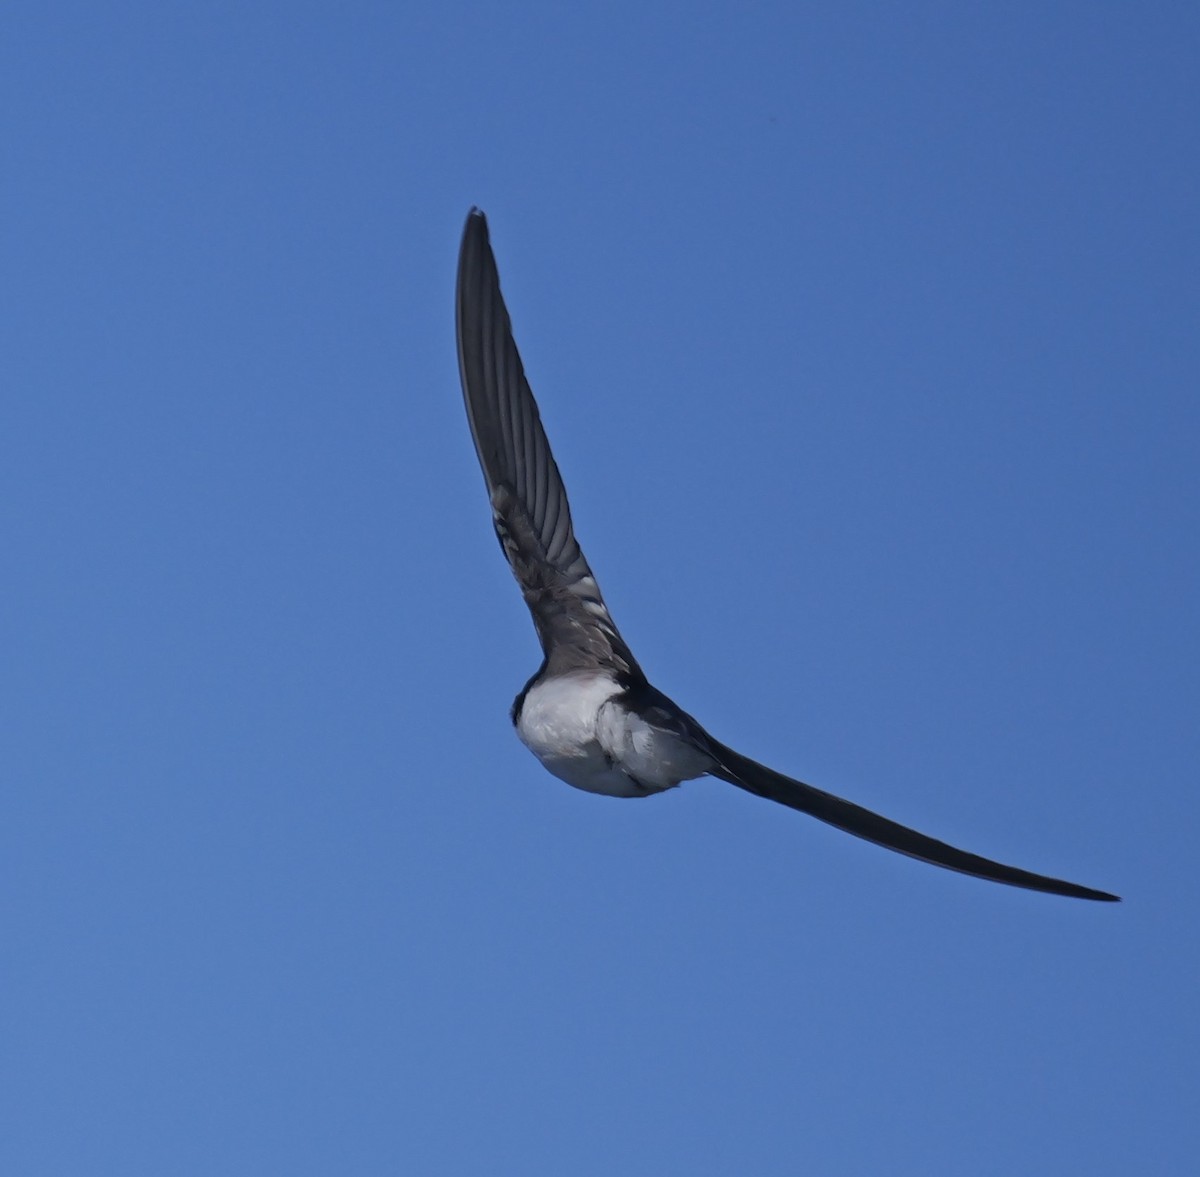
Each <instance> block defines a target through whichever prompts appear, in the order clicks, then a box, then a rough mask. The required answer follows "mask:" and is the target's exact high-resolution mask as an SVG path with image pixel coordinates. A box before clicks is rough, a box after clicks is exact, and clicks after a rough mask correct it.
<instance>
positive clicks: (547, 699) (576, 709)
mask: <svg viewBox="0 0 1200 1177" xmlns="http://www.w3.org/2000/svg"><path fill="white" fill-rule="evenodd" d="M455 300H456V308H455V311H456V313H455V320H456V335H457V343H458V363H459V375H460V377H461V380H462V391H463V400H464V402H465V405H466V411H467V420H468V422H469V424H470V428H471V437H472V439H473V440H474V443H475V452H476V455H477V457H478V458H479V464H480V467H481V468H482V470H483V477H484V481H485V483H486V486H487V493H488V498H489V500H490V503H491V508H492V522H493V526H494V528H495V532H496V536H497V538H498V539H499V541H500V547H501V549H502V551H503V552H504V556H505V558H506V559H507V561H508V563H509V566H510V567H511V569H512V572H513V575H514V576H515V577H516V580H517V584H518V585H519V586H520V589H521V594H522V596H523V597H524V598H525V604H526V605H527V606H528V607H529V611H530V613H531V614H532V615H533V624H534V628H535V629H536V631H537V636H538V639H539V641H540V643H541V647H542V655H543V657H542V663H541V666H539V667H538V669H537V671H536V673H534V674H533V676H532V677H531V678H530V679H529V681H528V682H527V683H526V684H525V686H524V687H523V688H522V690H521V692H520V694H518V695H517V697H516V699H515V700H514V702H513V705H512V709H511V712H510V714H511V718H512V723H513V726H514V727H515V728H516V733H517V735H518V736H519V738H520V739H521V741H522V742H523V743H524V744H525V746H526V747H527V748H528V749H529V750H530V751H531V752H532V753H533V755H534V756H536V757H537V759H538V760H539V761H540V762H541V763H542V765H543V766H544V767H545V768H546V769H547V770H548V771H549V772H551V773H552V774H553V775H554V776H556V777H558V778H559V779H560V780H563V781H565V782H566V783H567V784H569V785H573V786H575V787H576V788H577V789H582V790H585V791H587V792H589V793H599V794H604V795H607V796H611V797H647V796H652V795H654V794H658V793H663V792H665V791H667V790H668V789H671V788H674V787H675V786H677V785H679V784H680V783H681V782H682V781H687V780H693V779H695V778H698V777H703V776H711V777H716V778H718V779H720V780H723V781H727V782H728V783H729V784H731V785H736V786H737V787H738V788H739V789H744V790H745V791H746V792H748V793H752V794H755V795H756V796H759V797H763V798H766V799H767V800H770V801H775V802H778V803H779V804H781V805H785V806H787V807H789V808H791V809H794V810H798V811H799V812H801V813H805V814H808V815H809V816H810V817H815V818H817V819H818V820H819V821H822V822H825V823H827V824H828V825H831V826H834V827H836V828H837V829H839V830H843V831H844V832H846V833H848V834H853V835H854V836H856V837H858V838H863V839H865V840H867V841H868V842H874V843H876V844H877V845H879V846H883V847H886V848H887V849H889V850H894V851H897V852H898V853H900V854H905V855H908V856H909V857H911V858H915V859H919V860H921V861H923V862H927V863H932V864H934V865H936V866H940V867H945V868H947V869H948V870H951V871H958V872H960V873H962V874H965V875H973V876H975V877H977V878H980V879H986V880H990V881H991V882H995V883H1006V884H1008V885H1010V886H1013V887H1021V888H1025V889H1027V890H1031V891H1041V892H1046V893H1049V894H1054V895H1064V896H1068V897H1071V898H1076V899H1091V900H1099V901H1106V902H1114V901H1117V900H1118V899H1119V896H1116V895H1111V894H1109V893H1108V892H1106V891H1098V890H1094V889H1093V888H1091V887H1084V886H1081V885H1080V884H1078V883H1071V882H1067V881H1065V880H1063V879H1056V878H1050V877H1048V876H1046V875H1040V874H1035V873H1034V872H1032V871H1028V870H1022V869H1020V868H1019V867H1015V866H1006V865H1004V864H1003V863H1000V862H994V861H992V860H991V859H988V858H983V857H981V856H980V855H978V854H972V853H970V852H968V851H966V850H959V849H957V848H956V847H954V846H950V845H948V844H947V843H945V842H941V841H938V840H937V839H936V838H932V837H930V836H929V835H927V834H922V833H918V832H917V831H916V830H913V829H909V828H908V827H907V826H903V825H900V824H899V823H898V822H895V821H892V820H890V819H889V818H886V817H882V816H880V815H879V814H877V813H873V812H872V811H871V810H869V809H865V808H863V807H862V806H860V805H856V804H854V803H853V802H851V801H846V800H843V799H842V798H841V797H837V796H834V795H833V794H832V793H827V792H825V791H824V790H822V789H818V788H816V787H814V786H813V785H808V784H805V783H804V782H802V781H799V780H795V779H793V778H792V777H788V776H785V775H783V774H782V773H780V772H776V771H775V770H774V769H771V768H767V767H766V766H765V765H762V764H759V763H757V762H756V761H754V760H751V759H750V758H749V757H747V756H743V755H742V754H741V753H740V752H735V751H734V750H733V749H732V748H730V747H728V746H727V745H725V744H723V743H721V742H720V741H719V740H718V739H716V738H715V737H714V736H712V735H710V734H709V733H708V731H707V730H706V729H705V728H704V727H702V726H701V725H700V724H699V722H697V721H696V720H695V719H693V718H692V716H691V715H689V714H688V713H687V712H686V711H684V710H683V708H682V707H680V706H678V704H676V703H675V702H674V701H673V700H671V699H670V698H668V697H667V696H666V695H665V694H663V693H662V692H661V691H660V690H658V689H657V688H656V687H654V686H652V685H651V683H650V681H649V680H648V679H647V677H646V675H645V673H644V672H643V671H642V668H641V667H640V666H639V665H638V662H637V659H636V658H635V657H634V656H633V652H632V651H631V650H630V649H629V646H628V645H627V644H626V642H625V640H624V638H622V636H621V634H620V631H619V630H618V629H617V626H616V623H615V622H614V621H613V618H612V614H611V613H609V611H608V606H607V605H606V604H605V602H604V597H603V595H602V594H601V592H600V586H599V584H598V583H597V581H596V577H595V575H594V574H593V572H592V569H591V566H590V565H589V564H588V562H587V558H586V557H585V556H584V554H583V551H582V549H581V548H580V546H579V542H578V540H577V539H576V538H575V529H574V526H573V524H572V520H571V511H570V507H569V506H568V503H567V492H566V489H565V487H564V486H563V480H562V476H561V474H560V473H559V469H558V465H557V463H556V462H555V460H554V455H553V454H552V453H551V450H550V443H549V441H548V440H547V438H546V431H545V429H544V428H543V426H542V420H541V414H540V413H539V411H538V406H537V402H536V401H535V400H534V396H533V391H532V390H531V388H530V387H529V382H528V380H527V379H526V376H525V369H524V365H523V364H522V362H521V356H520V353H519V352H518V350H517V344H516V341H515V339H514V338H513V331H512V323H511V320H510V318H509V314H508V308H507V307H506V305H505V302H504V297H503V295H502V293H501V290H500V276H499V272H498V270H497V267H496V259H495V256H494V254H493V251H492V246H491V240H490V235H489V232H488V222H487V218H486V216H485V215H484V213H483V212H482V211H481V210H480V209H479V208H472V209H471V210H470V212H469V214H468V216H467V221H466V226H465V228H464V230H463V236H462V244H461V248H460V251H459V260H458V275H457V284H456V296H455Z"/></svg>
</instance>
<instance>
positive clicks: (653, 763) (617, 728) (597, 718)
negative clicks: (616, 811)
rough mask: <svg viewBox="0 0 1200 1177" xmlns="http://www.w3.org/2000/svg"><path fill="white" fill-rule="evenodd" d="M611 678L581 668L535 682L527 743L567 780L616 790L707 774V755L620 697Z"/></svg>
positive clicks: (633, 792) (628, 791)
mask: <svg viewBox="0 0 1200 1177" xmlns="http://www.w3.org/2000/svg"><path fill="white" fill-rule="evenodd" d="M620 693H621V688H620V687H619V686H618V685H617V684H616V683H615V682H613V681H612V680H611V679H608V678H605V677H602V676H599V675H595V674H578V675H570V676H563V677H561V678H552V679H548V680H547V681H545V682H541V683H538V684H537V685H536V686H534V687H531V688H530V690H529V692H528V694H526V696H525V701H524V704H523V705H522V707H521V714H520V717H519V718H518V720H517V735H519V736H520V737H521V740H522V742H523V743H524V744H525V746H526V747H527V748H528V749H529V750H530V751H531V752H532V753H533V754H534V755H535V756H536V757H537V758H538V759H539V760H540V761H541V762H542V764H543V766H544V767H545V768H546V769H547V771H549V772H552V773H553V774H554V775H555V776H556V777H558V778H559V779H560V780H563V781H566V782H567V784H568V785H574V786H575V788H577V789H585V790H587V791H588V792H589V793H606V794H608V795H609V796H612V797H644V796H645V795H646V794H647V793H651V792H657V791H659V790H661V789H669V788H671V787H672V786H673V785H677V784H679V782H680V781H682V780H688V779H690V778H691V777H697V776H703V774H704V773H705V772H707V771H708V768H709V759H708V757H707V756H706V755H705V754H704V753H703V752H701V751H699V749H697V748H695V747H694V746H692V745H691V744H690V743H688V742H687V741H684V740H681V739H679V738H678V737H677V736H675V735H674V734H673V733H670V732H665V731H663V730H662V729H660V728H655V727H652V726H651V725H649V724H647V723H646V722H645V721H644V720H642V719H639V718H638V717H637V716H636V715H631V714H629V713H628V712H627V711H625V709H624V708H623V707H620V706H619V705H617V704H615V703H614V702H613V699H614V696H616V695H619V694H620Z"/></svg>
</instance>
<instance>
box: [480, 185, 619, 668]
mask: <svg viewBox="0 0 1200 1177" xmlns="http://www.w3.org/2000/svg"><path fill="white" fill-rule="evenodd" d="M457 326H458V368H459V374H460V375H461V377H462V386H463V399H464V400H465V402H466V406H467V418H468V420H469V421H470V423H471V436H472V437H473V438H474V439H475V452H476V453H477V454H478V455H479V464H480V466H482V467H483V477H484V480H485V481H486V483H487V489H488V496H489V498H490V499H491V503H492V519H493V522H494V524H495V527H496V534H497V535H498V536H499V538H500V544H501V546H502V547H503V549H504V555H505V557H506V558H507V559H508V562H509V564H510V565H511V567H512V570H513V575H514V576H515V577H516V578H517V583H518V584H520V586H521V592H522V593H523V595H524V597H525V603H526V604H527V605H528V606H529V610H530V612H531V613H532V614H533V623H534V626H535V627H536V629H537V632H538V638H539V639H540V641H541V643H542V649H543V650H544V651H545V654H546V660H547V666H548V669H549V670H550V671H551V673H556V672H562V671H566V670H572V669H589V668H593V667H597V666H604V667H611V668H613V669H615V670H617V671H620V672H623V673H625V674H628V675H633V676H636V677H638V678H640V677H642V675H641V670H640V669H639V667H638V665H637V663H636V662H635V661H634V658H633V655H632V654H631V653H630V652H629V648H628V647H627V646H626V645H625V643H624V641H622V639H621V635H620V634H619V633H618V632H617V627H616V625H615V624H614V623H613V619H612V617H611V616H610V615H609V612H608V608H607V606H606V605H605V604H604V599H603V597H602V596H601V595H600V588H599V586H598V585H597V584H596V578H595V577H594V576H593V575H592V570H591V568H589V567H588V562H587V560H586V559H585V558H584V555H583V552H582V551H580V549H579V544H578V543H577V542H576V540H575V531H574V529H573V528H572V526H571V511H570V508H569V507H568V506H567V492H566V490H565V489H564V488H563V483H562V478H561V477H560V476H559V473H558V466H557V465H556V464H555V461H554V455H553V454H552V453H551V452H550V443H549V442H548V441H547V440H546V431H545V430H544V429H543V428H542V420H541V416H540V415H539V413H538V407H537V402H536V401H535V400H534V399H533V392H532V391H531V389H530V387H529V382H528V381H527V380H526V379H525V369H524V367H523V366H522V364H521V357H520V355H519V353H518V352H517V345H516V342H515V341H514V339H513V335H512V324H511V323H510V322H509V318H508V310H507V308H506V307H505V305H504V298H503V296H502V295H501V293H500V276H499V274H498V273H497V270H496V259H495V258H494V257H493V256H492V247H491V244H490V243H489V241H488V228H487V219H486V218H485V217H484V215H483V213H482V212H480V211H479V210H478V209H472V210H471V212H470V213H469V214H468V216H467V224H466V228H465V229H464V230H463V239H462V249H461V251H460V253H459V257H458V294H457Z"/></svg>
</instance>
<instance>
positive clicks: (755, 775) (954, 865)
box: [704, 733, 1120, 902]
mask: <svg viewBox="0 0 1200 1177" xmlns="http://www.w3.org/2000/svg"><path fill="white" fill-rule="evenodd" d="M704 743H705V747H706V748H707V750H708V751H709V753H710V754H711V755H712V756H713V758H714V759H715V760H716V763H717V767H715V768H714V769H712V774H713V775H714V776H718V777H720V778H721V779H722V780H725V781H728V782H729V783H730V784H731V785H737V786H738V787H739V788H741V789H745V790H746V791H747V792H749V793H754V794H756V795H757V796H759V797H766V798H767V799H768V800H769V801H778V802H779V803H780V804H782V805H788V806H790V807H791V808H792V809H798V810H799V811H800V812H801V813H807V814H808V815H809V816H810V817H815V818H817V819H818V820H819V821H823V822H827V823H828V824H829V825H831V826H836V827H837V828H838V829H839V830H845V831H846V833H848V834H853V835H854V836H855V837H857V838H865V839H866V840H867V841H868V842H874V843H875V844H876V845H878V846H886V847H887V848H888V849H889V850H896V851H898V852H899V853H900V854H907V855H909V856H910V857H911V858H918V859H920V860H921V861H922V862H931V863H933V864H934V865H935V866H944V867H945V868H946V869H947V870H955V871H961V872H962V873H963V874H964V875H974V876H975V877H976V878H979V879H990V880H991V881H992V882H994V883H1008V884H1009V885H1011V886H1013V887H1024V888H1026V889H1027V890H1030V891H1047V892H1049V893H1050V894H1051V895H1069V896H1071V897H1072V898H1075V899H1100V900H1105V901H1108V902H1115V901H1117V900H1118V899H1119V898H1120V897H1119V896H1117V895H1110V894H1109V893H1108V892H1107V891H1095V890H1093V889H1092V888H1091V887H1081V886H1080V885H1079V884H1078V883H1068V882H1066V881H1065V880H1063V879H1051V878H1048V877H1046V876H1045V875H1038V874H1034V873H1033V872H1032V871H1027V870H1021V869H1020V868H1019V867H1015V866H1005V865H1004V864H1003V863H1000V862H993V861H992V860H991V859H988V858H981V857H980V856H979V855H978V854H970V853H968V852H967V851H966V850H959V849H957V848H956V847H954V846H948V845H947V844H946V843H945V842H939V841H938V840H937V839H936V838H931V837H929V836H928V835H927V834H919V833H917V831H916V830H910V829H909V828H908V827H907V826H902V825H900V824H899V822H894V821H891V820H889V819H888V818H886V817H880V816H879V814H877V813H872V812H871V811H870V810H869V809H864V808H863V807H862V806H861V805H855V804H854V803H853V802H851V801H844V800H843V799H842V798H841V797H835V796H833V794H832V793H826V792H823V791H822V790H821V789H816V788H813V786H812V785H806V784H804V783H803V782H802V781H796V780H792V778H791V777H786V776H784V775H783V774H782V773H778V772H775V771H774V770H773V769H770V768H766V767H765V766H764V765H761V764H758V763H756V762H755V761H753V760H750V759H749V758H747V757H745V756H742V755H741V754H740V753H738V752H735V751H734V750H733V749H732V748H727V747H726V746H725V745H724V744H722V743H720V742H719V741H717V740H714V739H713V738H712V737H711V736H709V735H708V734H707V733H704Z"/></svg>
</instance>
